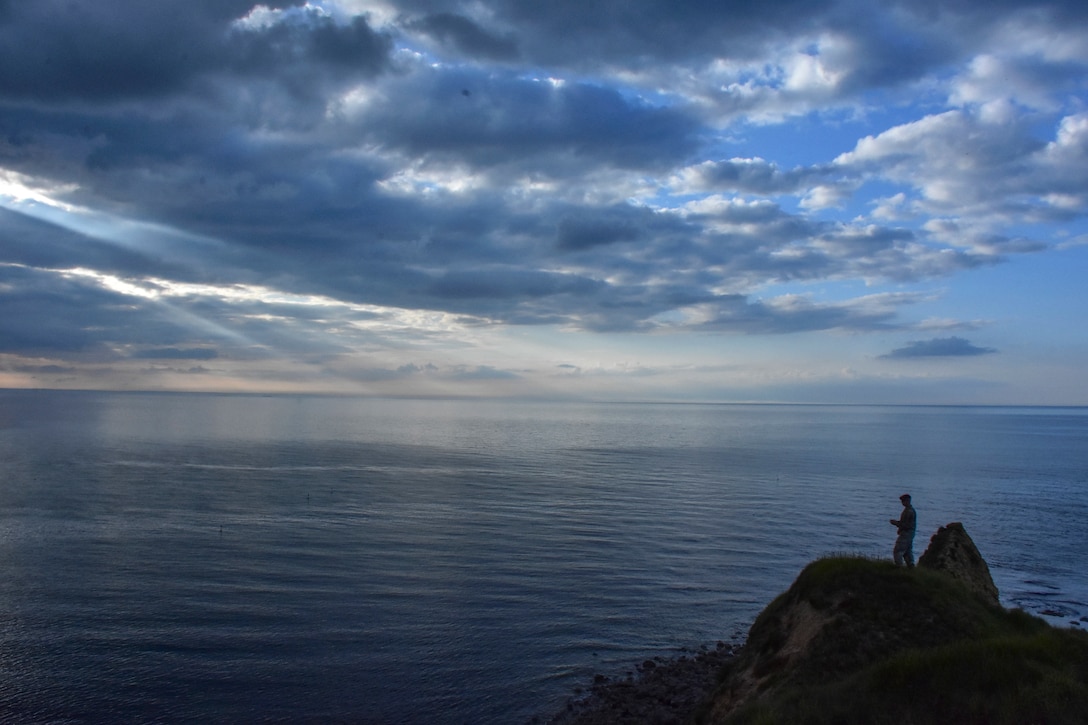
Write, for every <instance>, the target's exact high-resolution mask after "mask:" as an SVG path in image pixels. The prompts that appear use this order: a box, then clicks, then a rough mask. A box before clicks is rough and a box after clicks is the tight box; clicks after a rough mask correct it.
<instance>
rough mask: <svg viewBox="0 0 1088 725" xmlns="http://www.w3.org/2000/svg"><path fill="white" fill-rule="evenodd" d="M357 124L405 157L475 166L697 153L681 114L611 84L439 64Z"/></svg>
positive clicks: (636, 161) (659, 160) (636, 160)
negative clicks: (435, 158) (560, 81)
mask: <svg viewBox="0 0 1088 725" xmlns="http://www.w3.org/2000/svg"><path fill="white" fill-rule="evenodd" d="M464 90H470V95H468V96H466V95H465V94H464V93H463V92H462V91H464ZM354 128H355V129H357V132H358V133H361V134H363V136H364V138H370V139H372V140H373V141H374V142H375V143H377V142H381V143H382V144H384V145H387V146H391V147H393V148H396V149H398V150H401V151H403V152H404V153H407V154H411V155H425V156H435V155H437V156H440V157H444V158H448V159H455V160H459V161H463V162H465V163H468V164H471V165H473V166H492V165H496V164H512V165H514V166H516V167H522V168H524V167H531V168H533V169H537V170H541V171H545V172H547V170H548V169H549V168H550V167H551V166H552V165H553V164H556V163H558V162H560V161H564V160H567V161H571V160H573V162H574V164H570V163H568V164H565V165H560V166H559V167H558V168H563V169H564V170H565V172H566V173H570V171H571V170H573V168H585V167H586V166H587V165H589V164H592V163H604V164H609V165H614V166H618V167H621V168H650V167H654V166H659V165H660V164H663V163H675V162H676V161H678V160H680V159H683V158H685V157H686V156H688V155H689V154H691V153H693V152H694V151H695V150H696V148H697V147H698V146H697V144H698V137H697V134H698V133H699V131H700V127H699V125H698V124H697V123H696V121H695V120H694V119H693V118H691V117H690V116H688V115H686V114H685V113H683V112H682V111H679V110H677V109H672V108H666V107H661V106H654V105H651V104H648V103H646V102H644V101H640V100H638V99H632V98H628V97H625V96H624V95H623V94H621V93H620V92H619V91H617V90H615V89H613V88H605V87H602V86H598V85H593V84H588V83H569V84H562V85H558V86H557V85H553V84H551V83H549V82H547V81H542V80H535V79H526V78H523V77H517V76H514V75H509V74H500V75H490V76H485V75H483V74H478V73H468V72H466V71H445V70H441V69H439V70H426V71H421V72H420V73H418V74H417V75H416V76H415V77H414V78H413V79H405V80H404V81H403V82H398V84H397V86H396V88H394V89H390V91H389V93H388V94H386V95H385V97H384V98H383V99H382V100H381V101H379V102H378V103H376V104H375V105H374V106H373V107H372V108H370V109H368V110H367V111H366V112H364V113H363V114H361V115H360V117H359V118H358V120H357V122H356V124H355V125H354ZM549 156H550V157H552V158H548V157H549Z"/></svg>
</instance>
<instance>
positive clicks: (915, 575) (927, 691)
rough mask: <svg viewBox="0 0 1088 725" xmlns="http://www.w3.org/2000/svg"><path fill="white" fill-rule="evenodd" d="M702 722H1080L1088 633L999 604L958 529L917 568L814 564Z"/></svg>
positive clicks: (725, 676)
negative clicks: (1050, 623)
mask: <svg viewBox="0 0 1088 725" xmlns="http://www.w3.org/2000/svg"><path fill="white" fill-rule="evenodd" d="M721 679H722V684H721V685H720V686H719V687H718V689H717V691H716V692H715V693H714V695H713V696H712V697H711V698H710V699H709V700H708V702H707V703H706V704H705V705H704V707H703V709H702V711H701V712H700V713H699V714H698V715H697V716H696V718H695V719H696V721H698V722H703V723H715V724H718V723H720V724H728V725H740V724H745V723H760V724H761V725H769V724H770V723H791V724H792V723H814V724H815V723H844V722H866V723H897V724H898V723H904V722H910V723H916V724H922V723H948V722H956V723H1010V724H1011V723H1029V722H1040V723H1041V722H1045V723H1083V722H1084V718H1085V713H1088V635H1086V634H1085V633H1084V632H1080V631H1074V630H1062V629H1055V628H1053V627H1051V626H1050V625H1048V624H1047V623H1046V622H1044V621H1043V620H1041V619H1037V618H1035V617H1032V616H1030V615H1028V614H1026V613H1024V612H1021V611H1008V610H1005V609H1003V608H1002V607H1001V606H1000V604H999V602H998V592H997V587H996V586H994V583H993V580H992V578H991V577H990V573H989V568H988V566H987V565H986V562H985V560H984V559H983V558H982V556H981V555H980V554H979V552H978V549H977V548H976V547H975V545H974V542H973V541H971V538H970V536H968V535H967V532H966V530H965V529H964V527H963V525H962V524H959V523H954V524H949V525H948V526H944V527H941V529H940V530H938V532H937V534H935V535H934V537H933V539H932V540H931V542H930V546H929V548H928V549H927V551H926V553H925V554H923V556H922V557H921V558H920V559H919V566H918V567H917V568H915V569H904V568H897V567H895V566H894V565H892V564H891V563H889V562H881V561H874V560H871V559H864V558H851V557H835V558H826V559H820V560H818V561H815V562H813V563H812V564H810V565H808V566H807V567H805V569H804V570H803V571H802V572H801V574H800V575H799V576H798V577H797V580H796V581H795V582H794V583H793V585H792V586H791V587H790V588H789V589H788V590H787V591H786V592H785V593H783V594H782V595H780V596H779V597H778V598H777V599H775V600H774V601H773V602H772V603H771V604H770V605H769V606H768V607H767V608H766V609H765V610H764V611H763V612H762V613H761V614H760V616H759V617H758V618H757V620H756V622H755V623H754V624H753V625H752V628H751V630H750V632H749V635H748V640H747V642H746V644H745V645H744V647H743V648H742V650H741V652H740V654H739V655H738V656H737V657H736V658H735V659H734V660H733V661H732V663H731V664H730V665H729V666H727V667H726V668H725V670H724V671H723V673H722V678H721Z"/></svg>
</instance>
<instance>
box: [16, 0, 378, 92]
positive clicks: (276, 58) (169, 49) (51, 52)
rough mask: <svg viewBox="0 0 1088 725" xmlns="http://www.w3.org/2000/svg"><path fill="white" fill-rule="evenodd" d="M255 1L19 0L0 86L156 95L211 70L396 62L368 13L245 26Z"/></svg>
mask: <svg viewBox="0 0 1088 725" xmlns="http://www.w3.org/2000/svg"><path fill="white" fill-rule="evenodd" d="M300 4H301V3H299V2H269V3H264V5H265V6H266V7H269V8H286V7H291V6H295V5H300ZM253 6H254V4H253V3H252V2H237V1H235V0H227V1H225V2H215V1H210V2H188V0H162V1H159V2H154V3H146V2H139V1H138V0H110V1H109V2H96V3H91V2H67V1H66V0H40V1H36V2H33V3H19V4H16V5H13V6H11V7H10V8H9V11H8V12H7V13H6V15H4V16H0V95H2V96H3V97H5V98H9V99H11V98H25V99H34V100H39V101H48V102H58V101H66V100H70V99H83V100H91V101H108V100H116V99H131V98H140V97H144V98H152V97H163V96H166V95H167V94H171V93H175V92H178V91H180V90H183V89H185V88H186V87H187V86H189V85H190V84H192V83H193V82H194V81H195V80H197V79H199V78H201V77H204V76H207V75H209V74H213V75H214V74H242V75H247V76H252V75H263V76H274V75H276V74H281V75H282V76H283V78H284V79H285V80H286V81H287V82H298V81H299V80H300V79H301V78H303V77H305V78H309V79H311V80H316V79H317V78H318V76H314V75H312V73H310V72H309V71H310V70H311V67H313V66H318V67H333V68H337V67H339V68H343V69H347V70H353V71H356V72H358V73H361V74H364V75H368V74H373V73H375V72H377V71H378V70H380V69H381V68H382V67H384V66H385V64H386V61H387V56H388V53H389V51H390V49H391V42H390V40H389V38H387V37H385V36H383V35H380V34H379V33H376V32H375V31H374V30H373V29H371V28H370V26H369V25H368V24H367V22H366V20H365V18H362V17H357V18H355V19H353V20H352V21H351V22H350V23H349V24H347V25H338V24H336V23H334V22H333V21H332V20H331V19H330V18H327V17H325V16H322V15H319V14H317V13H316V12H315V11H311V10H299V11H297V12H295V13H294V14H288V15H286V16H285V17H284V19H283V21H282V22H278V23H274V24H272V25H270V26H268V27H263V28H254V29H244V28H237V27H235V26H234V25H233V23H234V21H235V20H236V19H237V18H239V17H241V16H244V15H245V14H246V13H247V12H248V11H249V10H250V9H251V8H253Z"/></svg>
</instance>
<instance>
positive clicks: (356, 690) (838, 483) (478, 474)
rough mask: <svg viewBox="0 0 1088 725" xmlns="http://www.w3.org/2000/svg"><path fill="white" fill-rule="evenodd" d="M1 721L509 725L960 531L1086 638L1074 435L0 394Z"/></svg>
mask: <svg viewBox="0 0 1088 725" xmlns="http://www.w3.org/2000/svg"><path fill="white" fill-rule="evenodd" d="M0 420H2V421H5V423H4V425H2V426H0V461H2V464H3V472H4V480H3V484H2V487H0V557H2V560H3V564H4V569H5V577H4V578H3V580H2V581H0V640H2V641H0V711H3V712H7V713H11V714H12V716H13V717H14V718H16V719H22V720H64V719H84V718H90V719H92V720H110V719H114V718H117V717H123V718H124V719H127V720H138V721H143V720H150V719H155V718H164V719H168V720H183V721H184V720H191V721H195V720H204V719H213V720H220V721H229V720H252V719H282V720H292V719H298V718H300V717H303V716H307V717H314V718H342V719H353V720H366V721H373V722H383V723H384V722H389V723H393V722H423V721H426V722H451V723H452V722H470V721H471V722H509V721H517V720H519V719H522V720H523V719H527V718H528V717H530V716H532V715H534V714H539V713H541V712H548V710H549V707H551V706H552V705H555V704H556V703H558V702H561V701H562V700H563V699H564V698H565V696H566V695H567V694H569V692H570V691H572V690H573V688H574V687H575V686H577V685H582V684H584V683H585V682H586V681H587V680H588V679H589V678H590V677H591V675H592V673H593V672H596V671H608V670H611V671H622V670H623V669H625V668H628V667H629V666H630V664H631V663H632V662H635V661H640V660H641V659H644V658H645V657H647V656H652V655H655V654H662V653H669V652H672V651H674V650H675V649H676V648H679V647H683V646H692V645H698V644H700V643H702V642H710V641H714V640H717V639H723V638H730V637H732V636H734V635H735V634H737V633H741V632H743V631H744V630H745V629H746V628H747V626H748V624H750V623H751V620H752V619H753V617H754V616H755V614H756V613H758V611H759V610H760V609H761V608H762V607H763V606H764V605H765V604H766V603H767V602H768V601H769V600H770V598H771V597H773V596H774V595H775V594H777V593H778V592H780V591H781V590H783V589H785V588H786V587H787V586H788V585H789V584H790V582H791V581H792V580H793V577H794V576H795V575H796V573H797V571H798V570H799V569H800V568H801V566H803V565H804V564H805V563H806V562H807V561H809V560H811V559H812V558H813V557H815V556H818V555H820V554H825V553H833V552H853V553H862V554H871V555H877V556H886V555H887V554H888V552H889V551H890V547H891V543H892V541H893V539H894V530H892V529H891V527H890V526H889V525H888V524H887V520H888V518H890V517H892V516H893V515H895V514H897V513H898V500H897V499H898V495H899V494H900V493H903V492H904V491H910V492H911V493H912V494H913V495H914V499H915V502H916V506H917V508H918V511H919V519H920V526H919V531H920V533H919V539H918V543H917V545H916V546H917V548H918V550H919V552H918V553H920V550H921V548H924V545H925V541H926V539H927V537H928V533H931V532H932V531H933V530H935V529H936V527H937V526H938V525H940V524H943V523H947V522H949V521H963V522H964V523H965V525H966V526H967V529H968V531H969V532H970V534H971V535H972V536H973V537H974V538H975V540H976V542H977V543H978V545H979V548H980V549H981V550H982V552H983V555H984V556H985V557H986V558H987V560H988V561H989V562H990V565H991V569H992V571H993V574H994V578H995V581H996V582H997V584H998V587H999V588H1000V589H1001V591H1002V595H1003V599H1004V600H1005V602H1006V603H1007V604H1011V605H1016V606H1024V607H1025V608H1028V609H1029V610H1033V611H1036V612H1041V611H1048V612H1051V613H1053V614H1055V615H1056V616H1060V617H1062V618H1064V619H1063V621H1067V620H1068V619H1076V618H1078V617H1081V616H1084V615H1085V614H1088V604H1086V601H1088V596H1086V593H1085V590H1084V586H1085V585H1084V583H1083V582H1082V581H1081V579H1080V575H1079V573H1078V572H1079V562H1081V561H1083V560H1084V559H1085V554H1086V553H1088V552H1086V551H1085V549H1086V548H1088V539H1086V537H1084V536H1083V535H1082V534H1081V531H1080V527H1081V525H1082V522H1083V521H1084V520H1085V516H1086V515H1088V482H1086V480H1085V477H1086V475H1088V474H1086V472H1088V466H1086V465H1085V464H1086V463H1088V416H1086V415H1085V414H1084V412H1083V411H1063V410H1017V409H934V408H841V407H789V406H675V405H672V406H668V405H666V406H646V405H570V404H563V405H558V404H557V405H547V404H531V405H530V404H523V405H512V404H500V403H480V402H472V403H460V402H452V401H439V402H429V401H381V400H378V401H373V400H344V399H324V398H302V397H231V396H175V395H100V394H59V393H54V394H49V393H14V392H13V393H0Z"/></svg>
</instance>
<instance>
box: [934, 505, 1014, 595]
mask: <svg viewBox="0 0 1088 725" xmlns="http://www.w3.org/2000/svg"><path fill="white" fill-rule="evenodd" d="M918 566H921V567H925V568H927V569H934V570H936V571H943V572H945V573H946V574H948V575H949V576H951V577H952V578H953V579H956V580H958V581H960V582H962V583H963V584H965V585H966V586H967V588H968V589H970V590H972V591H973V592H975V593H977V594H978V595H979V596H981V597H982V598H983V599H984V600H985V601H987V602H989V603H990V604H993V605H994V606H998V605H1000V599H999V598H998V592H997V586H996V585H994V580H993V578H992V577H991V576H990V567H989V566H988V565H987V564H986V560H985V559H983V558H982V554H980V553H979V551H978V547H976V546H975V542H974V541H972V540H971V537H970V536H968V535H967V531H966V529H964V528H963V524H961V523H959V522H958V521H957V522H954V523H951V524H948V525H947V526H942V527H940V528H939V529H937V533H935V534H934V535H933V538H931V539H930V540H929V547H928V548H927V549H926V552H925V553H924V554H922V556H921V558H920V559H918Z"/></svg>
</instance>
